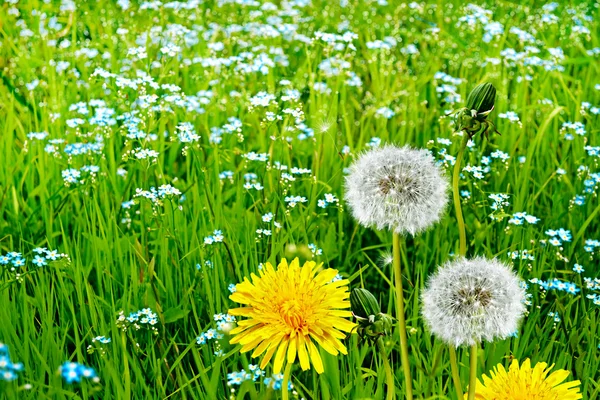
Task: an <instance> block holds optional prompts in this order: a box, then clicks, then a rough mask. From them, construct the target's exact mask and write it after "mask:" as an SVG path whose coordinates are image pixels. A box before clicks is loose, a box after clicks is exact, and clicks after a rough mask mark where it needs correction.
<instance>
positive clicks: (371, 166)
mask: <svg viewBox="0 0 600 400" xmlns="http://www.w3.org/2000/svg"><path fill="white" fill-rule="evenodd" d="M447 191H448V180H447V178H446V176H445V175H444V174H443V172H442V171H441V170H440V169H439V168H438V167H437V166H436V165H435V160H434V158H433V156H432V155H431V153H430V152H429V151H427V150H420V149H412V148H410V147H409V146H404V147H396V146H393V145H388V146H385V147H381V148H376V149H373V150H369V151H367V152H365V153H363V154H361V155H360V156H359V157H358V159H357V160H356V161H355V162H354V163H353V164H352V165H351V166H350V174H349V175H348V176H347V177H346V193H345V195H344V197H345V199H346V201H347V202H348V204H349V205H350V208H351V210H352V214H353V215H354V218H356V220H358V222H359V223H360V224H361V225H363V226H366V227H369V228H372V227H376V228H377V229H384V228H387V229H390V230H393V231H395V232H396V233H400V234H404V233H410V234H412V235H414V234H416V233H418V232H421V231H423V230H425V229H427V228H428V227H429V226H431V225H432V224H434V223H435V222H437V221H438V220H439V219H440V217H441V214H442V212H443V211H444V209H445V207H446V204H447V202H448V196H447Z"/></svg>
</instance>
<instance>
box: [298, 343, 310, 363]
mask: <svg viewBox="0 0 600 400" xmlns="http://www.w3.org/2000/svg"><path fill="white" fill-rule="evenodd" d="M304 342H305V340H304V336H302V335H298V359H299V360H300V368H302V371H306V370H307V369H309V368H310V362H309V360H308V351H306V344H305V343H304Z"/></svg>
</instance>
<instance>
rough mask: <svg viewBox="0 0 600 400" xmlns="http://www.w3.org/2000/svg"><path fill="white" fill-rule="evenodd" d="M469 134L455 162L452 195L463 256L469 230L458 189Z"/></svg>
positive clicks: (465, 250)
mask: <svg viewBox="0 0 600 400" xmlns="http://www.w3.org/2000/svg"><path fill="white" fill-rule="evenodd" d="M468 141H469V136H468V135H467V136H466V137H465V140H464V141H463V144H462V145H461V146H460V150H459V151H458V155H457V156H456V162H455V163H454V172H453V174H452V196H453V197H454V211H455V213H456V222H457V223H458V235H459V238H460V250H459V254H460V255H461V256H463V257H464V256H466V255H467V231H466V229H465V220H464V219H463V214H462V208H461V206H460V193H459V190H458V183H459V181H460V167H461V164H462V160H463V156H464V154H465V148H466V147H467V142H468Z"/></svg>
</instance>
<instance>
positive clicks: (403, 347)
mask: <svg viewBox="0 0 600 400" xmlns="http://www.w3.org/2000/svg"><path fill="white" fill-rule="evenodd" d="M393 253H394V263H393V264H394V280H395V282H396V314H397V316H396V318H398V326H399V328H400V358H401V360H402V369H403V371H404V383H405V390H406V399H407V400H412V398H413V392H412V379H411V376H410V365H409V364H408V342H407V339H406V321H405V320H404V292H403V290H402V272H401V270H400V235H399V234H397V233H395V232H394V239H393Z"/></svg>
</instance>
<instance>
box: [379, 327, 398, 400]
mask: <svg viewBox="0 0 600 400" xmlns="http://www.w3.org/2000/svg"><path fill="white" fill-rule="evenodd" d="M377 350H379V355H380V356H381V359H382V360H383V368H384V369H385V378H386V381H387V397H386V398H387V400H393V399H394V398H395V393H396V386H395V385H394V374H393V373H392V368H391V367H390V361H389V360H388V355H387V353H386V352H385V346H384V345H383V338H382V337H381V336H380V337H379V338H378V339H377Z"/></svg>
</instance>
